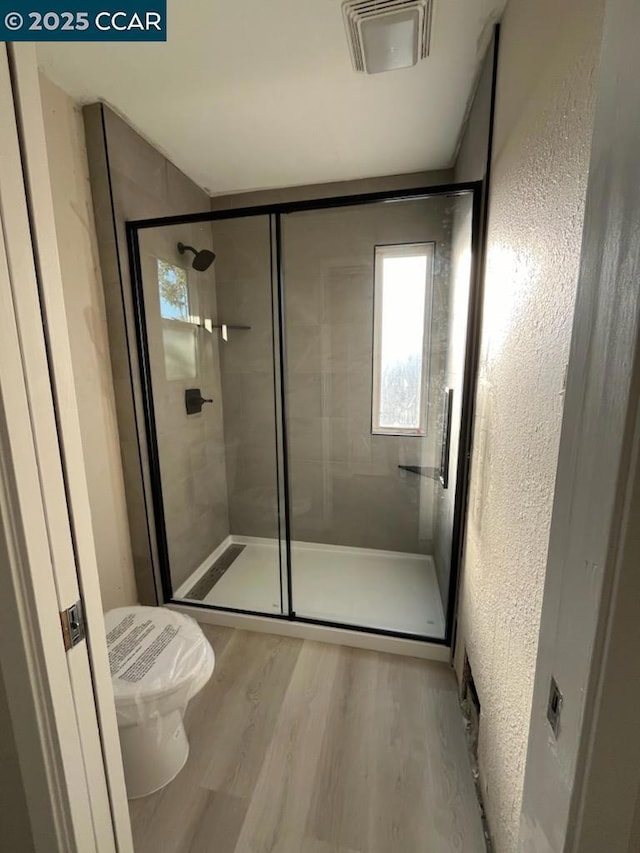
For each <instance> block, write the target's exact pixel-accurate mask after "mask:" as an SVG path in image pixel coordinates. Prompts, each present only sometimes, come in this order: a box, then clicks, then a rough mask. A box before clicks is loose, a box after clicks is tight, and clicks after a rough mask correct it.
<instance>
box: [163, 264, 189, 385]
mask: <svg viewBox="0 0 640 853" xmlns="http://www.w3.org/2000/svg"><path fill="white" fill-rule="evenodd" d="M157 266H158V298H159V301H160V316H161V318H162V344H163V348H164V368H165V376H166V378H167V380H169V381H173V380H182V381H185V380H192V379H195V378H196V376H197V373H198V362H197V358H198V351H197V348H198V342H197V325H194V324H197V322H198V320H197V318H196V317H195V316H194V314H195V310H194V306H193V304H192V301H193V300H192V299H191V295H190V291H189V279H188V276H187V271H186V270H185V269H183V268H182V267H177V266H175V265H174V264H170V263H169V262H168V261H163V260H161V259H160V258H158V259H157Z"/></svg>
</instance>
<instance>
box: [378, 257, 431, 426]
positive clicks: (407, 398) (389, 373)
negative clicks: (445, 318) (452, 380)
mask: <svg viewBox="0 0 640 853" xmlns="http://www.w3.org/2000/svg"><path fill="white" fill-rule="evenodd" d="M433 248H434V244H433V243H406V244H404V245H399V246H376V250H375V308H374V342H373V395H372V400H373V411H372V432H373V433H377V434H381V435H425V433H426V412H425V409H426V405H425V404H426V392H427V375H428V373H427V371H428V363H427V362H428V358H427V356H428V343H429V342H428V334H427V329H428V321H429V316H430V311H431V278H432V271H433Z"/></svg>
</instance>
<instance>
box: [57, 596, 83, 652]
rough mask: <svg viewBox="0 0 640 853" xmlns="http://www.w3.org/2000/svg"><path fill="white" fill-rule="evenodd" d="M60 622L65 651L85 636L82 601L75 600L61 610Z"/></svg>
mask: <svg viewBox="0 0 640 853" xmlns="http://www.w3.org/2000/svg"><path fill="white" fill-rule="evenodd" d="M60 623H61V624H62V637H63V640H64V647H65V650H66V651H69V649H72V648H73V647H74V646H77V645H78V643H81V642H82V641H83V640H84V639H85V637H86V631H85V623H84V612H83V610H82V602H81V601H76V603H75V604H72V605H71V607H68V608H67V609H66V610H63V611H62V613H61V614H60Z"/></svg>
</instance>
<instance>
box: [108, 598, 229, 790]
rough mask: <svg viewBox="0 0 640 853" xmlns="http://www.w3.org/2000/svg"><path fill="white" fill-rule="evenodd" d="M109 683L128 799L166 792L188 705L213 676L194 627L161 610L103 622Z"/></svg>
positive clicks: (126, 610)
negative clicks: (105, 632) (108, 666)
mask: <svg viewBox="0 0 640 853" xmlns="http://www.w3.org/2000/svg"><path fill="white" fill-rule="evenodd" d="M105 625H106V631H107V646H108V649H109V664H110V667H111V680H112V683H113V692H114V696H115V704H116V716H117V719H118V729H119V733H120V746H121V748H122V759H123V763H124V775H125V781H126V785H127V796H128V797H129V799H131V800H132V799H137V798H138V797H146V796H148V795H149V794H153V793H154V791H158V790H160V788H164V786H165V785H168V784H169V782H171V780H172V779H174V778H175V777H176V776H177V775H178V773H179V772H180V771H181V770H182V768H183V767H184V765H185V763H186V761H187V758H188V756H189V742H188V740H187V735H186V733H185V730H184V725H183V717H184V712H185V710H186V708H187V705H188V704H189V702H190V701H191V699H193V697H194V696H195V695H196V694H197V693H198V692H199V691H200V690H202V688H203V687H204V686H205V684H206V683H207V681H209V679H210V678H211V675H212V674H213V668H214V664H215V657H214V653H213V649H212V648H211V645H210V644H209V642H208V641H207V638H206V637H205V636H204V634H203V633H202V630H201V628H200V626H199V625H198V623H197V622H196V621H195V620H194V619H192V618H191V617H190V616H185V615H184V614H182V613H175V612H173V611H171V610H167V609H165V608H164V607H119V608H117V609H115V610H110V611H109V612H108V613H106V614H105Z"/></svg>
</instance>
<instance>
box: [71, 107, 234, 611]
mask: <svg viewBox="0 0 640 853" xmlns="http://www.w3.org/2000/svg"><path fill="white" fill-rule="evenodd" d="M84 120H85V131H86V140H87V153H88V159H89V168H90V175H91V186H92V194H93V203H94V212H95V220H96V230H97V235H98V245H99V252H100V264H101V267H102V275H103V282H104V290H105V303H106V312H107V326H108V332H109V344H110V356H111V364H112V372H113V380H114V388H115V398H116V410H117V417H118V429H119V434H120V443H121V454H122V461H123V468H124V478H125V488H126V497H127V511H128V517H129V526H130V530H131V539H132V549H133V557H134V567H135V574H136V583H137V587H138V594H139V598H140V602H141V603H143V604H155V603H157V602H158V601H159V600H161V596H160V594H159V577H158V574H157V554H156V549H155V540H154V536H153V534H152V533H151V534H150V529H151V530H152V529H153V528H152V525H153V509H152V506H151V497H150V496H151V492H150V488H149V470H148V462H147V450H146V436H145V434H144V420H143V416H142V397H141V385H140V379H139V377H140V373H139V366H138V359H137V352H136V341H135V326H134V321H133V302H132V294H131V283H130V275H129V263H128V255H127V244H126V234H125V222H126V221H127V220H132V219H141V218H145V217H155V216H170V215H175V214H181V213H193V212H197V211H206V210H208V208H209V205H210V200H209V197H208V196H207V194H206V193H205V192H203V191H202V190H201V189H200V188H199V187H197V186H196V185H195V184H194V183H193V182H192V181H190V180H189V179H188V178H187V177H186V176H185V175H184V174H182V172H180V171H179V170H178V169H177V168H176V167H175V166H174V165H173V164H172V163H170V162H169V161H168V160H167V159H166V158H165V157H164V156H163V155H162V154H160V153H159V152H158V151H157V150H156V149H155V148H154V147H153V146H152V145H150V144H149V143H148V142H146V141H145V140H144V139H142V138H141V137H140V136H139V135H138V134H137V133H136V132H135V131H134V130H133V129H132V128H131V127H129V125H127V123H126V122H124V121H123V120H122V119H121V118H120V117H119V116H117V115H116V114H115V113H114V112H113V111H112V110H110V109H109V108H108V107H106V106H105V105H103V104H93V105H91V106H88V107H85V109H84ZM203 227H204V226H203ZM189 236H190V235H189V234H185V238H186V240H187V242H188V238H189ZM198 236H199V237H200V239H201V240H202V239H203V238H204V239H205V242H206V241H207V240H208V241H209V242H210V239H211V237H210V231H209V234H208V237H204V235H203V236H200V233H198ZM177 239H180V238H177ZM194 239H197V238H196V237H194ZM176 242H177V240H176ZM203 246H204V243H203ZM167 260H170V258H167ZM209 284H210V287H211V288H212V287H213V284H212V282H210V283H209ZM203 286H204V282H203ZM211 298H213V292H212V291H211ZM203 364H205V372H208V373H207V377H206V378H207V383H204V381H203V385H204V384H208V383H209V381H210V383H211V386H212V389H213V391H214V393H215V391H216V387H217V385H218V386H219V377H218V378H217V380H216V375H215V374H216V361H215V358H214V354H213V352H211V353H210V354H209V361H208V367H207V366H206V359H205V362H203ZM203 378H204V377H203ZM216 383H217V385H216ZM173 390H174V391H175V393H172V391H171V390H169V389H165V390H164V391H163V393H162V394H161V395H159V397H158V400H157V401H156V405H157V415H158V416H159V420H160V421H161V422H164V421H165V420H166V424H167V425H169V424H170V425H171V428H167V429H166V430H164V429H163V434H164V435H165V436H166V440H164V441H163V446H164V448H165V455H166V457H167V462H166V468H167V470H166V476H167V486H168V490H167V497H168V502H169V506H170V512H169V513H168V515H169V516H170V517H171V521H170V524H171V525H174V524H175V528H176V530H177V529H178V528H180V535H181V536H182V540H181V541H183V542H184V541H186V540H187V539H188V535H187V534H186V529H187V520H188V519H190V516H189V512H190V507H189V506H188V502H189V501H192V500H193V501H195V502H196V503H197V504H198V506H200V507H201V509H202V511H201V512H199V513H198V514H197V515H196V516H195V517H194V518H193V519H192V520H193V522H194V525H193V528H192V532H193V533H194V535H195V536H196V541H195V542H194V543H193V545H189V546H188V547H187V546H186V545H185V546H184V551H183V552H181V551H180V544H177V545H176V546H175V551H174V553H175V554H176V559H177V560H181V559H183V558H184V563H183V564H182V565H180V566H178V565H177V573H176V577H175V578H174V585H177V584H178V583H179V582H180V578H181V577H182V574H183V573H184V574H185V576H186V574H188V570H187V568H186V567H187V566H189V565H192V564H193V563H194V561H196V560H197V559H198V555H199V552H200V550H202V551H204V550H205V548H209V547H210V545H211V544H212V543H213V541H215V537H216V536H220V535H222V534H223V533H224V530H225V512H226V510H224V511H223V510H222V504H223V503H224V504H225V507H226V496H225V495H224V491H225V490H226V483H225V480H224V477H221V478H219V479H218V480H217V481H216V482H217V483H218V487H217V493H215V494H208V490H209V488H210V482H211V481H210V480H207V482H206V483H205V479H206V478H209V477H210V475H211V473H212V471H214V470H218V472H219V473H220V469H221V468H222V471H223V470H224V469H223V466H221V465H220V459H215V458H212V459H210V460H209V461H208V464H207V465H205V466H204V467H203V468H200V467H199V465H198V463H197V460H198V458H200V459H201V458H202V456H201V454H202V453H203V452H204V451H203V447H204V444H205V443H206V442H205V441H204V438H205V431H203V429H202V427H199V428H195V427H194V428H193V429H192V428H191V426H190V427H189V430H190V431H186V432H185V434H184V436H183V437H181V436H182V433H181V424H180V422H179V420H175V421H174V420H172V418H173V417H174V415H175V416H176V418H177V411H178V408H177V406H176V399H177V397H179V396H180V391H181V389H179V388H177V386H176V388H174V389H173ZM216 411H217V415H216V417H217V418H218V421H219V422H218V423H215V422H212V424H211V433H212V434H216V432H221V430H222V426H221V418H222V412H221V408H218V409H217V410H216ZM163 413H166V418H165V417H164V415H163ZM169 436H170V437H169ZM182 438H184V442H182ZM221 446H223V445H221ZM171 454H173V455H171ZM199 454H200V457H199ZM189 466H192V467H189ZM201 472H206V476H205V474H204V473H201ZM179 495H181V497H179ZM210 499H211V504H210V506H209V505H208V502H209V500H210ZM205 507H207V509H205ZM213 507H216V508H217V511H218V514H217V515H216V514H215V511H214V510H213V509H212V508H213ZM174 509H175V518H174V515H173V511H174ZM207 512H211V514H212V515H213V516H214V517H212V518H210V519H207ZM185 514H186V516H187V518H185ZM207 520H208V521H210V522H211V523H210V524H207V523H206V522H207ZM148 525H151V527H149V526H148ZM172 529H173V528H172ZM199 534H202V537H203V541H202V542H201V547H200V544H199V545H198V547H196V542H199V538H198V537H199ZM176 536H178V534H176ZM205 536H206V537H211V538H210V539H209V540H208V541H207V542H206V543H205V542H204V537H205Z"/></svg>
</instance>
